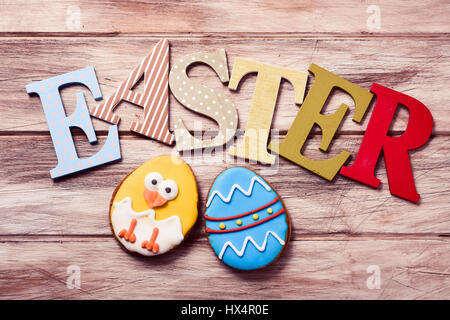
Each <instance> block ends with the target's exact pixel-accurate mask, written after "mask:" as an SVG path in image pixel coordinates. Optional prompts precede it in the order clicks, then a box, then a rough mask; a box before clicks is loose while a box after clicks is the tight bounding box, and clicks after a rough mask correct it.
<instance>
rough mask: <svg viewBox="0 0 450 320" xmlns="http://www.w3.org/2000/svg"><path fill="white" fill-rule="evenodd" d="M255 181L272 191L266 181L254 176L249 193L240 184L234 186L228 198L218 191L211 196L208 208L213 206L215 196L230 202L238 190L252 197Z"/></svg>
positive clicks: (207, 204)
mask: <svg viewBox="0 0 450 320" xmlns="http://www.w3.org/2000/svg"><path fill="white" fill-rule="evenodd" d="M255 181H258V182H259V184H260V185H262V186H263V187H264V188H265V189H266V190H267V191H270V190H272V188H271V187H270V186H269V185H268V184H267V183H265V182H264V180H262V179H260V178H259V177H257V176H254V177H253V178H252V181H251V183H250V187H249V188H248V190H247V191H245V190H244V189H242V187H241V186H240V185H238V184H233V186H232V187H231V190H230V193H228V196H227V197H224V196H223V195H222V194H221V193H220V192H219V191H218V190H216V191H214V192H213V194H212V195H211V197H209V199H208V202H207V203H206V207H209V205H210V204H211V201H212V199H213V198H214V196H215V195H218V196H219V197H220V198H221V199H222V200H223V201H224V202H230V200H231V197H232V196H233V193H234V190H236V189H239V191H241V192H242V193H243V194H245V195H246V196H249V195H251V194H252V192H253V186H254V184H255Z"/></svg>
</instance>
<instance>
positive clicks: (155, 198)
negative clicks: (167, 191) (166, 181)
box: [144, 189, 167, 209]
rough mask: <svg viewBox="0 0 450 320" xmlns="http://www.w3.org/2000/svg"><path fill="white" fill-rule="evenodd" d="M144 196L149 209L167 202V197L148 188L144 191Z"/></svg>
mask: <svg viewBox="0 0 450 320" xmlns="http://www.w3.org/2000/svg"><path fill="white" fill-rule="evenodd" d="M144 198H145V200H146V201H147V203H148V206H149V207H150V209H153V208H156V207H161V206H162V205H164V204H165V203H166V202H167V199H166V198H164V197H163V196H161V195H160V194H159V192H158V191H153V190H148V189H146V190H145V191H144Z"/></svg>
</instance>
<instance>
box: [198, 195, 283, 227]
mask: <svg viewBox="0 0 450 320" xmlns="http://www.w3.org/2000/svg"><path fill="white" fill-rule="evenodd" d="M278 200H280V198H279V197H276V198H275V199H273V200H272V201H270V202H269V203H268V204H265V205H263V206H262V207H259V208H257V209H253V210H252V211H249V212H245V213H241V214H238V215H235V216H231V217H223V218H215V217H210V216H207V215H206V214H205V219H206V220H210V221H224V220H232V219H237V218H240V217H244V216H248V215H249V214H252V213H255V212H258V211H261V210H262V209H265V208H267V207H269V206H271V205H273V204H274V203H277V202H278Z"/></svg>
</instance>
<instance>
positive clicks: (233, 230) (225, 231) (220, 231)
mask: <svg viewBox="0 0 450 320" xmlns="http://www.w3.org/2000/svg"><path fill="white" fill-rule="evenodd" d="M284 211H285V210H284V208H281V209H280V210H279V211H278V212H277V213H275V214H272V215H270V216H268V217H266V218H264V219H262V220H259V221H257V222H255V223H252V224H249V225H246V226H243V227H240V228H234V229H224V230H214V229H210V228H206V232H209V233H228V232H235V231H241V230H244V229H248V228H251V227H254V226H257V225H259V224H261V223H264V222H266V221H269V220H270V219H273V218H275V217H278V216H279V215H280V214H282V213H284Z"/></svg>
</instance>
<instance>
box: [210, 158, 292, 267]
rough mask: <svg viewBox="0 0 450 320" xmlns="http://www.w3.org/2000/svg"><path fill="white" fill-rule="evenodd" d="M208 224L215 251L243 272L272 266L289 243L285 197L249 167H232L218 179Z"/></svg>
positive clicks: (211, 199) (214, 187)
mask: <svg viewBox="0 0 450 320" xmlns="http://www.w3.org/2000/svg"><path fill="white" fill-rule="evenodd" d="M205 221H206V232H207V233H208V238H209V242H210V244H211V246H212V248H213V250H214V252H215V253H216V254H217V256H218V257H219V259H220V260H222V261H223V262H224V263H225V264H227V265H229V266H231V267H233V268H236V269H240V270H253V269H258V268H262V267H265V266H267V265H269V264H270V263H272V262H273V261H275V260H276V259H277V258H278V257H279V256H280V255H281V254H282V252H283V251H284V249H285V248H286V245H287V242H288V241H289V236H290V222H289V216H288V213H287V211H286V208H285V206H284V204H283V202H282V201H281V197H280V196H279V195H278V193H277V192H276V191H275V189H274V188H273V187H272V186H271V185H270V184H269V183H268V182H267V181H266V180H264V179H263V178H262V177H261V176H259V175H257V174H256V173H255V172H253V171H251V170H249V169H246V168H241V167H234V168H229V169H227V170H225V171H223V172H222V173H221V174H219V175H218V176H217V178H216V180H215V181H214V183H213V185H212V186H211V189H210V191H209V194H208V200H207V202H206V212H205Z"/></svg>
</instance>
